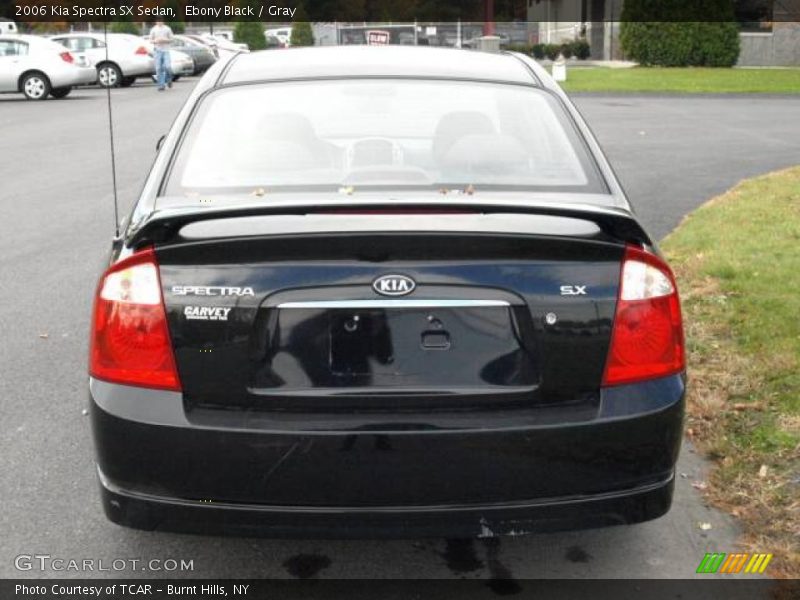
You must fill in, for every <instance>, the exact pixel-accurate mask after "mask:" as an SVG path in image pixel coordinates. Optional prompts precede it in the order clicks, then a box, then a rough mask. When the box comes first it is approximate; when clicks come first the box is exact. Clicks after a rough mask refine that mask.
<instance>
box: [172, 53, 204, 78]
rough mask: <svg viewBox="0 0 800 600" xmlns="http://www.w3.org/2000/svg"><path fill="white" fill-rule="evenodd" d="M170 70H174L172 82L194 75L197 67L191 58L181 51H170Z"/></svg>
mask: <svg viewBox="0 0 800 600" xmlns="http://www.w3.org/2000/svg"><path fill="white" fill-rule="evenodd" d="M169 62H170V69H172V80H173V81H177V80H178V79H180V78H181V77H189V76H191V75H194V74H195V72H196V70H197V67H196V66H195V62H194V60H193V59H192V57H191V56H189V55H188V54H186V53H185V52H181V51H180V50H173V49H170V51H169Z"/></svg>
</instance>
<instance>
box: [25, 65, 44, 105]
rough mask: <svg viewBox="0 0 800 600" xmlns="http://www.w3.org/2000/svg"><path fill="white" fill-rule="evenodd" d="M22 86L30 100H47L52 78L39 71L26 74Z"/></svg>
mask: <svg viewBox="0 0 800 600" xmlns="http://www.w3.org/2000/svg"><path fill="white" fill-rule="evenodd" d="M20 87H21V88H22V93H23V94H25V97H26V98H27V99H28V100H46V99H47V96H48V95H49V94H50V80H49V79H48V78H47V75H45V74H44V73H39V72H38V71H37V72H34V73H28V74H27V75H25V76H24V77H23V78H22V84H21V85H20Z"/></svg>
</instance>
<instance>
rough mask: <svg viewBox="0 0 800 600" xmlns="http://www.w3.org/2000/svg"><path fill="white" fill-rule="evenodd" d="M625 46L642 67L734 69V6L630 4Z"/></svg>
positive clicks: (679, 1) (724, 0)
mask: <svg viewBox="0 0 800 600" xmlns="http://www.w3.org/2000/svg"><path fill="white" fill-rule="evenodd" d="M620 43H621V44H622V49H623V51H624V52H625V55H626V56H627V57H628V58H631V59H633V60H636V61H638V62H639V63H641V64H643V65H659V66H665V67H685V66H707V67H732V66H733V65H735V64H736V61H737V59H738V58H739V28H738V26H737V24H736V22H735V16H734V11H733V0H659V1H658V2H653V0H626V1H625V4H624V6H623V9H622V26H621V31H620Z"/></svg>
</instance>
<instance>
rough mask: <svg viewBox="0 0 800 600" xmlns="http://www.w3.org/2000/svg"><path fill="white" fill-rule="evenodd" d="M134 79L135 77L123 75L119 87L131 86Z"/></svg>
mask: <svg viewBox="0 0 800 600" xmlns="http://www.w3.org/2000/svg"><path fill="white" fill-rule="evenodd" d="M134 81H136V77H123V78H122V81H120V82H119V87H131V86H132V85H133V82H134Z"/></svg>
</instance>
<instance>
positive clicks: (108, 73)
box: [97, 63, 122, 88]
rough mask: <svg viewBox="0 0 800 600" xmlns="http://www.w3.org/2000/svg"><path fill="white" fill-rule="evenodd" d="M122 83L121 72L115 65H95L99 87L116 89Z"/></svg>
mask: <svg viewBox="0 0 800 600" xmlns="http://www.w3.org/2000/svg"><path fill="white" fill-rule="evenodd" d="M121 82H122V71H120V70H119V67H118V66H117V65H114V64H111V63H103V64H101V65H97V83H99V84H100V87H104V88H109V87H117V86H118V85H119V84H120V83H121Z"/></svg>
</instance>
